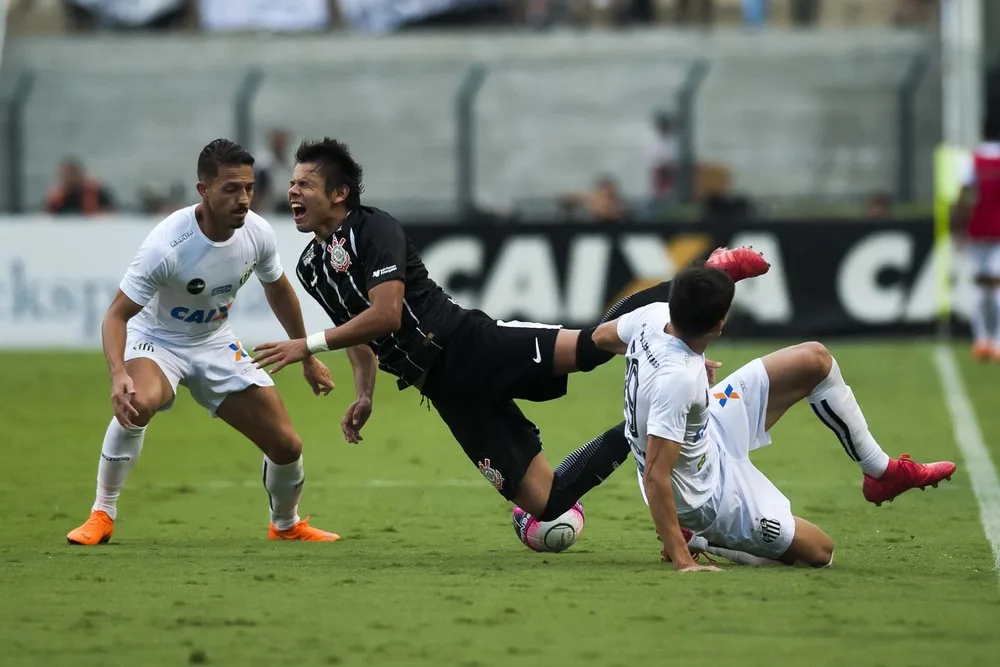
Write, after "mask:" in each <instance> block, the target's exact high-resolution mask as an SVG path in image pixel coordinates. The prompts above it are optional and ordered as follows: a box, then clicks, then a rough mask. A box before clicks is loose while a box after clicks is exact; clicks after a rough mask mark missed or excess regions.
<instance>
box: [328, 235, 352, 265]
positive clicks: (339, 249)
mask: <svg viewBox="0 0 1000 667" xmlns="http://www.w3.org/2000/svg"><path fill="white" fill-rule="evenodd" d="M345 243H347V239H340V240H339V241H338V240H336V239H335V240H334V241H333V243H331V244H330V247H329V250H330V266H332V267H333V270H334V271H340V272H341V273H343V272H344V271H347V269H349V268H350V267H351V255H350V254H349V253H348V252H347V248H345V247H344V244H345Z"/></svg>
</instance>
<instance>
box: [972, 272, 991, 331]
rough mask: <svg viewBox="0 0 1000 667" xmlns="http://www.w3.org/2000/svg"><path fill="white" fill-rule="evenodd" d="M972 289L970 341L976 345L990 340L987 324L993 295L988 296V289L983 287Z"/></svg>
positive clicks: (978, 286)
mask: <svg viewBox="0 0 1000 667" xmlns="http://www.w3.org/2000/svg"><path fill="white" fill-rule="evenodd" d="M973 289H975V291H976V292H975V296H974V297H973V300H972V313H970V324H971V326H972V340H974V341H975V342H977V343H985V342H987V341H989V339H990V330H989V327H988V326H987V322H989V317H990V310H991V309H992V308H993V295H992V294H990V288H989V287H984V286H983V285H976V286H975V287H974V288H973Z"/></svg>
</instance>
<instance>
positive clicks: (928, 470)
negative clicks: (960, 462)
mask: <svg viewBox="0 0 1000 667" xmlns="http://www.w3.org/2000/svg"><path fill="white" fill-rule="evenodd" d="M954 473H955V464H954V463H952V462H951V461H938V462H936V463H917V462H916V461H914V460H913V459H911V458H910V455H909V454H903V455H902V456H900V457H899V458H898V459H889V467H888V468H886V469H885V472H884V473H883V474H882V476H881V477H879V478H878V479H876V478H874V477H870V476H869V475H865V482H864V486H863V487H862V491H863V493H864V494H865V500H867V501H869V502H872V503H875V504H876V505H881V504H882V503H884V502H886V501H888V502H892V500H893V499H894V498H895V497H896V496H898V495H899V494H901V493H903V492H904V491H909V490H910V489H920V490H921V491H923V490H924V487H927V486H933V487H935V488H936V487H937V485H938V482H940V481H941V480H943V479H948V480H950V479H951V476H952V475H953V474H954Z"/></svg>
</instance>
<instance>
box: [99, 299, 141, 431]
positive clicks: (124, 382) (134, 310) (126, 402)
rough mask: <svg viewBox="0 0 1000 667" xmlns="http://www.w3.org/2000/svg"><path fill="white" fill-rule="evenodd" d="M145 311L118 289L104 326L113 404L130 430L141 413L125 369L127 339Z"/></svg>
mask: <svg viewBox="0 0 1000 667" xmlns="http://www.w3.org/2000/svg"><path fill="white" fill-rule="evenodd" d="M141 310H142V306H140V305H139V304H137V303H136V302H135V301H133V300H132V299H130V298H128V297H127V296H125V293H124V292H122V291H121V290H118V291H117V292H116V293H115V298H114V299H112V300H111V305H110V306H108V312H107V313H106V314H105V316H104V321H103V322H102V323H101V341H102V343H103V346H104V359H105V360H106V361H107V363H108V371H109V372H110V373H111V404H112V406H113V407H114V411H115V417H116V418H117V419H118V421H119V422H120V423H121V424H122V425H123V426H126V427H128V426H132V419H133V418H135V417H138V416H139V412H138V410H136V409H135V408H134V407H133V406H132V396H133V395H134V394H135V387H134V386H133V385H132V378H131V377H129V374H128V372H126V370H125V340H126V337H127V336H128V333H127V329H126V327H127V325H128V321H129V320H130V319H132V318H133V317H135V316H136V315H138V314H139V311H141Z"/></svg>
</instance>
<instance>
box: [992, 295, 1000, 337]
mask: <svg viewBox="0 0 1000 667" xmlns="http://www.w3.org/2000/svg"><path fill="white" fill-rule="evenodd" d="M991 297H992V298H991V301H992V306H993V318H994V319H993V345H995V346H997V347H1000V289H994V290H993V292H992V294H991Z"/></svg>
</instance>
